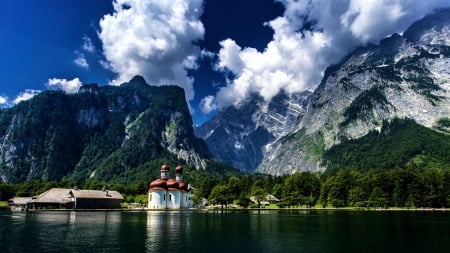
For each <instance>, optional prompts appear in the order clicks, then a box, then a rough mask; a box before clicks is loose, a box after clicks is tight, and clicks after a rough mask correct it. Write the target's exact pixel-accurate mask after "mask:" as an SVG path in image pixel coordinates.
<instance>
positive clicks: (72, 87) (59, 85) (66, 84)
mask: <svg viewBox="0 0 450 253" xmlns="http://www.w3.org/2000/svg"><path fill="white" fill-rule="evenodd" d="M45 85H46V86H47V87H48V88H49V89H53V90H63V91H65V92H66V93H75V92H77V91H78V89H79V88H80V87H81V85H82V83H81V81H80V79H79V78H78V77H77V78H74V79H72V80H67V79H59V78H50V79H48V81H47V83H46V84H45Z"/></svg>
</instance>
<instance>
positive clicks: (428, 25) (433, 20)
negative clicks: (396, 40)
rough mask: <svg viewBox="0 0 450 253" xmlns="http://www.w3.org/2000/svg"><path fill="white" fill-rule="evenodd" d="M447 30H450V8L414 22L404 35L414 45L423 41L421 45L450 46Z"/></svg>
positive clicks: (436, 11)
mask: <svg viewBox="0 0 450 253" xmlns="http://www.w3.org/2000/svg"><path fill="white" fill-rule="evenodd" d="M446 30H447V31H448V30H450V8H445V9H437V10H435V11H434V12H433V13H431V14H429V15H427V16H425V17H424V18H422V19H420V20H418V21H416V22H414V23H413V24H412V25H411V26H410V27H409V28H408V29H407V30H406V31H405V32H404V33H403V37H405V38H407V39H408V40H410V41H411V42H414V43H418V42H419V41H421V42H422V43H421V44H449V43H448V42H449V38H448V36H447V33H448V32H445V31H446ZM445 42H447V43H445Z"/></svg>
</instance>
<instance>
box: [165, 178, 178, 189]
mask: <svg viewBox="0 0 450 253" xmlns="http://www.w3.org/2000/svg"><path fill="white" fill-rule="evenodd" d="M178 187H179V186H178V182H177V181H176V180H175V179H173V178H171V179H169V180H167V188H169V189H178Z"/></svg>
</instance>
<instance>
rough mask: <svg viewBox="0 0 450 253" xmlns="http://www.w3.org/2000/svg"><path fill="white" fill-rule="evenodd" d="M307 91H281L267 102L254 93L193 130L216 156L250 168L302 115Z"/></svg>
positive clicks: (306, 99)
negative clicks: (267, 147) (290, 92)
mask: <svg viewBox="0 0 450 253" xmlns="http://www.w3.org/2000/svg"><path fill="white" fill-rule="evenodd" d="M310 94H311V93H310V92H304V93H299V94H291V95H287V94H284V93H282V94H279V95H278V96H276V97H274V98H273V99H272V101H270V102H266V101H264V100H263V99H262V98H261V97H257V96H253V97H251V98H250V99H248V100H246V101H244V102H242V103H241V104H239V105H237V106H236V107H229V108H227V109H226V110H224V111H222V112H220V113H218V114H217V115H216V117H214V118H213V119H212V120H211V121H208V122H207V123H205V124H203V125H202V126H200V127H198V128H196V129H195V133H196V135H197V136H198V137H201V138H203V139H204V140H205V141H206V143H207V144H208V147H209V149H210V151H211V153H212V154H213V155H214V157H215V158H216V159H218V160H220V161H222V162H224V163H226V164H229V165H232V166H233V167H235V168H238V169H240V170H243V171H247V172H253V171H254V170H255V169H256V168H257V167H258V166H259V164H260V163H261V161H262V159H263V158H264V152H265V151H264V149H265V147H266V146H267V145H270V144H271V143H272V142H274V141H275V140H277V139H278V138H280V137H281V136H284V135H285V134H287V133H289V132H290V131H291V130H292V129H293V127H294V126H295V124H296V122H297V121H298V120H299V118H301V117H302V116H303V113H304V112H305V106H306V104H307V102H308V98H309V95H310Z"/></svg>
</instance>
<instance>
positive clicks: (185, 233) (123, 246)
mask: <svg viewBox="0 0 450 253" xmlns="http://www.w3.org/2000/svg"><path fill="white" fill-rule="evenodd" d="M449 239H450V213H447V212H440V211H434V212H419V211H415V212H406V211H399V212H382V211H381V212H376V211H361V212H357V211H234V212H220V211H218V212H203V211H170V212H154V211H151V212H126V211H124V212H121V211H117V212H103V211H98V212H86V211H85V212H80V211H78V212H76V211H39V212H28V213H25V212H7V211H0V252H181V251H184V252H246V253H249V252H377V253H378V252H450V243H448V241H449Z"/></svg>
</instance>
